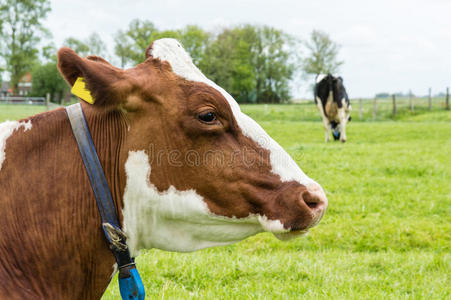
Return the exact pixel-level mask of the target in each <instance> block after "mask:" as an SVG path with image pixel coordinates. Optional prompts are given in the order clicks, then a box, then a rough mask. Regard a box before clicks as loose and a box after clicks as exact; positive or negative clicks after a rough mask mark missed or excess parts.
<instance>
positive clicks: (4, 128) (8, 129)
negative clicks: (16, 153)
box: [0, 121, 32, 170]
mask: <svg viewBox="0 0 451 300" xmlns="http://www.w3.org/2000/svg"><path fill="white" fill-rule="evenodd" d="M20 127H23V128H24V132H25V131H27V130H31V127H32V125H31V121H28V122H18V121H6V122H3V123H0V170H1V169H2V164H3V162H4V161H5V158H6V157H5V156H6V154H5V149H6V140H7V139H8V138H9V137H10V136H11V135H12V134H13V133H14V131H15V130H18V129H19V128H20Z"/></svg>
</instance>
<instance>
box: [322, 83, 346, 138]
mask: <svg viewBox="0 0 451 300" xmlns="http://www.w3.org/2000/svg"><path fill="white" fill-rule="evenodd" d="M314 101H315V104H316V106H317V107H318V110H319V111H320V113H321V118H322V119H323V124H324V128H325V130H326V135H325V140H326V142H328V141H329V138H330V130H331V129H332V135H333V137H334V140H340V141H342V142H343V143H344V142H346V124H347V123H348V121H351V104H350V102H349V98H348V94H347V93H346V89H345V87H344V85H343V78H341V77H335V76H333V75H331V74H327V75H325V74H320V75H318V76H317V77H316V84H315V89H314Z"/></svg>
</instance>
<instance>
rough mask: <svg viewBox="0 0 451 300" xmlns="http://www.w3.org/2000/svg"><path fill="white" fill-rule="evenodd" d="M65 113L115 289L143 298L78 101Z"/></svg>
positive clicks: (130, 297) (124, 295) (126, 295)
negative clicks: (112, 265)
mask: <svg viewBox="0 0 451 300" xmlns="http://www.w3.org/2000/svg"><path fill="white" fill-rule="evenodd" d="M66 112H67V115H68V117H69V121H70V124H71V126H72V131H73V133H74V136H75V139H76V141H77V144H78V149H79V150H80V154H81V157H82V158H83V163H84V165H85V168H86V172H87V173H88V176H89V181H90V182H91V187H92V190H93V192H94V195H95V197H96V201H97V207H98V208H99V212H100V216H101V217H102V229H103V232H104V234H105V237H106V239H107V241H108V244H109V246H110V249H111V251H112V252H113V254H114V257H115V259H116V262H117V265H118V268H119V289H120V291H121V296H122V299H127V300H144V298H145V291H144V285H143V283H142V280H141V277H140V276H139V273H138V270H137V269H136V266H135V261H134V259H133V258H131V257H130V251H129V249H128V247H127V243H126V236H125V234H124V232H123V231H122V230H121V225H120V224H119V221H118V218H117V215H116V208H115V206H114V202H113V197H112V195H111V191H110V188H109V187H108V182H107V180H106V178H105V174H104V172H103V169H102V166H101V164H100V161H99V157H98V156H97V152H96V149H95V147H94V143H93V141H92V138H91V134H90V133H89V128H88V124H87V123H86V119H85V116H84V114H83V110H82V108H81V105H80V103H77V104H74V105H71V106H68V107H66Z"/></svg>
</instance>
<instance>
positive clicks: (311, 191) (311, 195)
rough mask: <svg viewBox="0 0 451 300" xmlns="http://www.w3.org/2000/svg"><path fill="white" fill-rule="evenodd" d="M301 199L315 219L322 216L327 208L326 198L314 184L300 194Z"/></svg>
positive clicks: (321, 190) (318, 186) (319, 187)
mask: <svg viewBox="0 0 451 300" xmlns="http://www.w3.org/2000/svg"><path fill="white" fill-rule="evenodd" d="M301 199H302V201H304V203H305V204H306V205H307V206H308V207H309V208H310V209H311V211H312V213H313V215H314V216H315V217H320V216H322V215H323V214H324V211H325V210H326V208H327V197H326V194H325V193H324V191H323V189H322V188H321V186H320V185H318V184H316V183H314V184H310V185H308V186H307V190H306V191H304V192H303V193H302V194H301Z"/></svg>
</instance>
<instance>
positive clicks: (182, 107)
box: [0, 48, 316, 299]
mask: <svg viewBox="0 0 451 300" xmlns="http://www.w3.org/2000/svg"><path fill="white" fill-rule="evenodd" d="M58 59H59V63H58V66H59V69H60V71H61V73H62V74H63V76H64V77H65V79H66V80H67V82H68V83H69V84H70V85H72V84H73V83H74V82H75V80H76V78H77V77H80V76H82V77H84V78H85V80H86V82H87V86H88V88H89V89H90V91H91V93H92V94H93V96H94V98H95V99H96V103H95V105H88V104H86V103H82V106H83V109H84V112H85V115H86V117H87V122H88V125H89V128H90V131H91V135H92V136H93V139H94V144H95V146H96V149H97V152H98V155H99V158H100V161H101V164H102V166H103V168H104V171H105V174H106V177H107V180H108V183H109V186H110V187H111V189H112V194H113V197H114V200H115V205H116V207H117V212H118V215H119V216H120V219H121V221H122V215H121V211H122V207H123V203H122V195H123V192H124V188H125V177H126V175H125V170H124V165H125V162H126V160H127V157H128V153H129V151H131V150H143V149H145V150H147V151H148V153H150V151H151V149H152V150H153V151H154V153H168V152H170V151H178V152H179V153H181V156H182V157H184V155H186V154H187V153H188V152H189V151H192V150H195V151H197V153H199V154H200V157H204V156H205V155H206V154H207V153H208V151H211V150H215V151H219V152H220V153H222V155H223V156H222V159H223V160H224V161H225V162H233V163H232V164H230V165H227V164H221V163H219V164H218V161H217V160H214V159H213V160H211V161H206V162H201V163H200V164H198V165H195V166H193V165H190V164H187V163H182V164H177V165H175V164H173V163H172V164H171V163H170V162H168V160H166V159H162V160H161V161H159V162H158V161H157V160H156V159H154V160H152V159H151V168H152V173H151V178H150V181H151V182H152V183H153V184H154V185H155V186H156V187H157V189H158V190H160V191H164V190H166V189H168V188H169V186H170V185H172V186H174V187H175V188H176V189H177V190H180V191H184V190H189V189H195V190H196V192H197V193H198V194H200V195H201V196H203V197H204V199H205V201H206V203H207V205H208V207H209V209H210V210H211V211H212V212H214V213H215V214H218V215H223V216H228V217H232V216H235V217H246V216H248V215H249V214H250V213H258V214H262V215H263V214H264V215H265V216H267V217H268V218H269V219H279V220H281V221H282V223H283V224H284V225H285V227H286V228H292V229H293V230H302V229H305V228H307V227H309V226H310V225H311V224H312V221H313V219H314V215H315V210H314V209H311V208H310V207H309V206H308V205H307V204H306V203H305V202H304V201H302V199H304V200H306V201H307V200H308V201H310V200H309V199H310V198H312V197H313V198H314V196H312V195H311V194H310V193H309V192H308V191H307V190H306V187H305V186H302V185H300V184H299V183H296V182H288V183H282V182H281V181H280V178H279V176H278V175H275V174H274V173H272V172H271V165H270V159H269V155H270V154H269V152H268V151H267V150H265V149H263V148H261V147H260V146H259V145H257V144H256V143H255V142H254V141H253V140H251V139H249V138H247V137H245V136H244V135H243V134H242V132H241V130H240V128H239V127H238V125H237V123H236V120H235V119H234V116H233V114H232V111H231V109H230V106H229V104H228V103H227V101H226V100H225V99H224V97H223V96H222V95H221V94H220V93H219V92H218V91H216V90H215V89H213V88H211V87H209V86H207V85H205V84H202V83H195V82H190V81H186V80H184V79H182V78H180V77H178V76H176V75H175V74H174V73H173V72H172V71H171V67H170V65H169V64H168V63H166V62H161V61H160V60H157V59H154V58H152V57H148V58H147V59H146V61H145V62H144V63H142V64H140V65H138V66H136V67H135V68H132V69H129V70H120V69H117V68H115V67H113V66H111V65H110V64H109V63H107V62H106V61H104V60H103V59H101V58H98V57H88V58H86V59H83V58H80V57H79V56H78V55H76V54H75V52H73V51H72V50H70V49H68V48H63V49H61V50H60V51H59V53H58ZM206 110H213V111H215V112H216V114H217V116H218V120H217V122H216V123H214V124H205V123H202V122H200V121H199V120H198V118H197V115H198V114H199V113H200V112H202V111H206ZM29 120H31V123H32V126H33V128H32V129H31V131H27V132H23V131H22V130H19V131H16V132H15V133H14V134H13V135H12V136H11V137H10V138H9V139H8V140H7V146H6V159H5V162H4V163H3V166H2V169H1V171H0V190H1V191H2V193H1V195H0V211H1V212H2V217H1V218H0V228H1V229H2V230H1V231H2V235H1V236H0V251H1V253H2V254H3V255H1V256H0V282H1V283H2V284H1V285H0V299H5V298H8V299H42V298H49V299H99V298H100V297H101V295H102V293H103V291H104V290H105V288H106V287H107V285H108V283H109V280H110V276H111V274H112V271H113V269H112V266H113V263H114V258H113V255H112V254H111V253H110V251H109V249H108V247H107V243H106V241H105V238H104V236H103V233H102V231H101V228H100V214H99V212H98V209H97V206H96V201H95V198H94V195H93V192H92V190H91V187H90V184H89V180H88V177H87V175H86V172H85V170H84V166H83V163H82V159H81V157H80V154H79V152H78V148H77V145H76V142H75V139H74V137H73V134H72V131H71V128H70V124H69V121H68V119H67V115H66V113H65V111H64V110H63V109H58V110H55V111H52V112H48V113H44V114H41V115H37V116H34V117H32V118H30V119H29ZM245 151H246V153H247V154H246V155H247V159H248V161H253V162H254V163H253V164H250V165H248V164H246V161H244V160H243V159H241V158H242V156H241V157H239V158H236V157H234V156H236V154H237V153H238V154H240V155H241V154H243V153H244V152H245ZM309 197H310V198H309ZM315 201H316V200H315ZM313 202H314V201H313Z"/></svg>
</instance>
